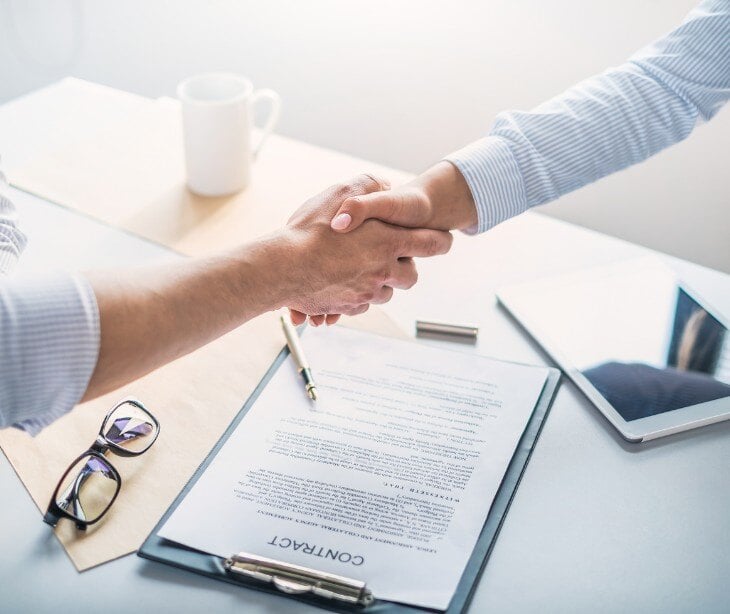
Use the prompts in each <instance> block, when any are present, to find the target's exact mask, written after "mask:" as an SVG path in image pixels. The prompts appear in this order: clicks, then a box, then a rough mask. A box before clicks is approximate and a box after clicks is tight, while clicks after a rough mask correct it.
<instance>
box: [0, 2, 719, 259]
mask: <svg viewBox="0 0 730 614" xmlns="http://www.w3.org/2000/svg"><path fill="white" fill-rule="evenodd" d="M693 4H694V2H693V0H642V1H641V2H637V1H636V0H611V1H605V2H587V1H586V0H485V1H476V0H472V1H466V0H457V1H449V2H447V1H446V0H439V1H406V0H369V1H367V2H365V1H362V0H350V1H345V0H338V1H336V0H299V1H297V0H291V1H284V0H259V1H250V0H238V1H235V0H214V1H207V2H204V1H202V0H198V1H194V0H175V1H171V0H170V1H161V0H146V1H145V0H125V1H123V2H112V1H110V0H86V1H82V0H54V1H51V0H46V1H41V0H0V101H3V100H7V99H10V98H12V97H15V96H18V95H20V94H23V93H25V92H28V91H30V90H32V89H35V88H37V87H40V86H42V85H44V84H46V83H49V82H52V81H55V80H56V79H58V78H60V77H62V76H66V75H74V76H78V77H82V78H85V79H89V80H93V81H97V82H100V83H104V84H107V85H111V86H114V87H118V88H123V89H127V90H129V91H133V92H137V93H140V94H144V95H147V96H160V95H173V94H174V90H175V84H176V83H177V82H178V81H179V80H180V79H182V78H183V77H185V76H188V75H191V74H194V73H198V72H202V71H209V70H233V71H238V72H241V73H244V74H246V75H248V76H249V77H251V78H252V79H253V81H254V83H255V84H256V85H258V86H262V87H272V88H274V89H276V90H278V91H279V92H280V93H281V94H282V96H283V99H284V104H285V108H284V113H283V116H282V121H281V124H280V127H279V131H280V132H281V133H283V134H286V135H288V136H292V137H296V138H300V139H303V140H306V141H310V142H313V143H316V144H320V145H324V146H327V147H332V148H334V149H337V150H340V151H345V152H348V153H351V154H354V155H357V156H362V157H364V158H368V159H372V160H375V161H378V162H382V163H385V164H388V165H391V166H395V167H400V168H404V169H407V170H410V171H419V170H422V169H424V168H425V167H427V166H428V165H429V164H431V163H432V162H434V161H436V160H438V159H439V158H440V157H441V156H442V155H444V154H446V153H448V152H449V151H451V150H453V149H456V148H458V147H460V146H461V145H463V144H465V143H467V142H469V141H471V140H474V139H476V138H478V137H479V136H481V135H483V134H484V133H485V132H486V131H487V129H488V128H489V125H490V123H491V121H492V118H493V117H494V115H496V113H498V112H499V111H500V110H503V109H506V108H522V109H528V108H530V107H532V106H534V105H535V104H537V103H539V102H540V101H542V100H543V99H545V98H547V97H550V96H552V95H554V94H557V93H559V92H560V91H561V90H562V89H564V88H565V87H567V86H569V85H571V84H572V83H574V82H576V81H578V80H580V79H582V78H585V77H587V76H590V75H591V74H593V73H595V72H598V71H600V70H603V69H604V68H606V67H607V66H610V65H614V64H617V63H620V62H621V61H622V60H624V59H625V58H626V57H627V56H628V55H629V54H630V53H632V52H633V51H634V50H636V49H637V48H639V47H641V46H643V45H644V44H645V43H647V42H649V41H650V40H651V39H652V38H654V37H657V36H659V35H661V34H662V33H664V32H666V31H667V30H668V29H670V28H671V27H672V26H673V25H674V24H677V23H679V22H680V21H681V20H682V18H683V17H684V15H685V14H686V13H687V11H688V10H689V9H690V8H691V7H692V6H693ZM1 151H2V143H0V152H1ZM729 154H730V111H728V110H727V109H724V110H723V111H722V112H721V113H720V114H719V115H718V116H717V117H716V118H715V119H714V120H713V121H712V122H711V123H709V124H708V125H705V126H701V127H700V128H699V129H697V130H696V131H695V133H694V134H693V135H692V136H691V137H690V139H689V140H687V141H685V142H683V143H681V144H679V145H677V146H675V147H673V148H671V149H669V150H667V151H665V152H662V153H661V154H659V155H658V156H656V157H654V158H653V159H651V160H649V161H648V162H645V163H643V164H640V165H638V166H637V167H634V168H632V169H629V170H627V171H624V172H621V173H618V174H616V175H614V176H612V177H609V178H607V179H604V180H602V181H600V182H598V183H596V184H593V185H591V186H588V187H586V188H583V189H581V190H579V191H577V192H575V193H573V194H570V195H568V196H566V197H564V198H562V199H561V200H560V201H558V202H556V203H554V204H551V205H549V206H547V207H544V208H543V210H544V211H547V212H549V213H550V214H552V215H555V216H557V217H561V218H563V219H567V220H570V221H574V222H577V223H579V224H583V225H585V226H589V227H591V228H596V229H598V230H601V231H603V232H607V233H610V234H614V235H616V236H619V237H622V238H625V239H628V240H630V241H635V242H638V243H642V244H644V245H648V246H650V247H654V248H656V249H659V250H662V251H665V252H669V253H672V254H675V255H678V256H681V257H684V258H687V259H689V260H692V261H695V262H699V263H702V264H706V265H709V266H713V267H716V268H720V269H723V270H725V271H728V272H730V164H729V163H728V160H730V155H729Z"/></svg>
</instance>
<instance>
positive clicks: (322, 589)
mask: <svg viewBox="0 0 730 614" xmlns="http://www.w3.org/2000/svg"><path fill="white" fill-rule="evenodd" d="M223 567H224V568H225V570H226V571H227V572H230V573H234V574H238V575H241V576H245V577H247V578H252V579H254V580H259V581H261V582H267V583H269V584H273V585H274V586H275V587H276V588H277V589H278V590H280V591H281V592H283V593H287V594H289V595H303V594H307V593H311V594H313V595H317V596H318V597H324V598H325V599H335V600H337V601H343V602H345V603H349V604H352V605H362V606H368V605H370V604H372V603H373V601H374V600H375V599H374V597H373V594H372V592H371V591H370V590H369V589H368V588H367V586H366V584H365V582H362V581H360V580H353V579H351V578H346V577H344V576H338V575H335V574H331V573H327V572H323V571H317V570H316V569H310V568H308V567H302V566H301V565H293V564H291V563H284V562H282V561H275V560H274V559H268V558H266V557H262V556H256V555H253V554H248V553H246V552H239V553H238V554H234V555H232V556H230V557H229V558H227V559H226V560H225V561H224V562H223Z"/></svg>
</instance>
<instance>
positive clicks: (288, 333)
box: [280, 316, 317, 401]
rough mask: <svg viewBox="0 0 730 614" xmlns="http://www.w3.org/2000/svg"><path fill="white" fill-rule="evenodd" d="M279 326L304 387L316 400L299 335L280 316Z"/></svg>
mask: <svg viewBox="0 0 730 614" xmlns="http://www.w3.org/2000/svg"><path fill="white" fill-rule="evenodd" d="M280 319H281V327H282V328H283V329H284V336H285V337H286V344H287V345H288V346H289V351H290V352H291V355H292V358H293V359H294V362H295V363H296V365H297V369H298V370H299V374H300V375H301V376H302V379H303V380H304V388H305V389H306V391H307V394H308V395H309V398H310V399H312V401H316V400H317V388H316V386H315V385H314V378H313V377H312V371H311V370H310V368H309V363H308V362H307V358H306V357H305V356H304V352H303V351H302V346H301V344H300V343H299V335H298V334H297V331H296V329H295V328H294V326H293V325H292V323H291V322H290V321H289V320H288V319H287V318H286V317H285V316H281V318H280Z"/></svg>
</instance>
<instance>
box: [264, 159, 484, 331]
mask: <svg viewBox="0 0 730 614" xmlns="http://www.w3.org/2000/svg"><path fill="white" fill-rule="evenodd" d="M476 222H477V216H476V209H475V207H474V203H473V200H472V197H471V193H470V191H469V188H468V186H467V184H466V181H465V180H464V178H463V177H462V176H461V174H460V172H459V171H458V170H457V169H456V167H454V166H453V165H451V164H450V163H449V162H441V163H440V164H438V165H436V166H435V167H433V168H432V169H431V170H429V171H427V172H426V173H424V174H423V175H421V176H420V177H418V178H417V179H416V180H414V181H413V182H411V183H409V184H406V185H405V186H402V187H400V188H397V189H393V190H391V189H390V185H389V184H388V183H387V182H386V181H384V180H382V179H379V178H376V177H373V176H371V175H360V176H358V177H356V178H355V179H353V180H351V181H349V182H347V183H343V184H340V185H336V186H333V187H331V188H329V189H327V190H325V191H324V192H322V193H321V194H318V195H317V196H315V197H313V198H311V199H310V200H308V201H307V202H306V203H304V205H302V206H301V207H300V208H299V209H298V210H297V211H296V212H295V213H294V215H293V216H292V217H291V218H290V219H289V222H288V223H287V226H286V227H285V228H284V229H282V230H281V231H280V232H278V233H277V234H276V235H275V236H274V237H273V239H272V241H273V244H274V245H276V247H275V248H274V250H273V251H274V253H275V254H277V253H278V254H280V256H275V257H276V259H277V260H278V261H279V262H278V266H275V267H273V270H274V271H276V272H277V274H278V275H280V278H279V279H278V280H272V283H276V284H278V285H280V286H281V285H282V284H283V287H282V288H281V289H282V295H281V298H280V300H279V302H281V306H286V307H289V309H290V312H291V317H292V321H293V322H294V323H295V324H301V323H303V322H304V321H305V320H306V319H307V318H309V321H310V323H311V324H312V325H314V326H319V325H320V324H323V323H325V322H326V323H327V324H334V323H335V322H336V321H337V320H338V319H339V317H340V315H341V314H345V315H357V314H361V313H363V312H365V311H367V309H368V308H369V306H370V305H371V304H381V303H386V302H388V301H389V300H390V299H391V297H392V296H393V291H394V289H402V290H406V289H408V288H410V287H412V286H413V285H414V284H415V283H416V281H417V279H418V272H417V271H416V265H415V263H414V260H413V259H414V258H423V257H429V256H436V255H439V254H445V253H446V252H448V251H449V249H450V247H451V243H452V236H451V233H450V232H448V231H449V230H452V229H457V228H468V227H470V226H475V225H476ZM277 306H278V305H277Z"/></svg>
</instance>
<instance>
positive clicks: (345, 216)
mask: <svg viewBox="0 0 730 614" xmlns="http://www.w3.org/2000/svg"><path fill="white" fill-rule="evenodd" d="M350 222H352V217H351V216H350V214H349V213H340V214H339V215H336V216H335V219H333V220H332V223H331V224H330V226H331V227H332V229H333V230H345V228H347V227H348V226H349V225H350Z"/></svg>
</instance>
